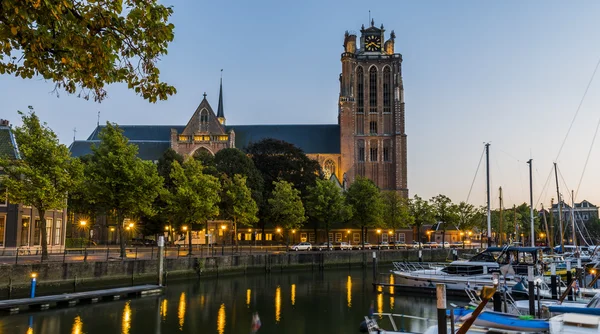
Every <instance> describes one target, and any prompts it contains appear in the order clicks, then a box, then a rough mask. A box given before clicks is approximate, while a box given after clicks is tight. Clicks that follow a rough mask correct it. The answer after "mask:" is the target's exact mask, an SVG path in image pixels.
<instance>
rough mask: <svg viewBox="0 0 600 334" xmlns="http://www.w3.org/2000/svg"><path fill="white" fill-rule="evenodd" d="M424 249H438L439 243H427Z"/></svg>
mask: <svg viewBox="0 0 600 334" xmlns="http://www.w3.org/2000/svg"><path fill="white" fill-rule="evenodd" d="M423 248H438V243H437V242H435V241H431V242H426V243H425V245H423Z"/></svg>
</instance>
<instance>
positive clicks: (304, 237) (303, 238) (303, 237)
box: [300, 233, 306, 242]
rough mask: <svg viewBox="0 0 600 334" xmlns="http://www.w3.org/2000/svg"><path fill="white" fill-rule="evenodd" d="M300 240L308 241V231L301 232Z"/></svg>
mask: <svg viewBox="0 0 600 334" xmlns="http://www.w3.org/2000/svg"><path fill="white" fill-rule="evenodd" d="M300 242H306V233H300Z"/></svg>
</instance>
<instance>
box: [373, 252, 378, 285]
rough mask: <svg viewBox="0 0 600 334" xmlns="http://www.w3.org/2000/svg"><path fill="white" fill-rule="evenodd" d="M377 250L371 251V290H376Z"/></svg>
mask: <svg viewBox="0 0 600 334" xmlns="http://www.w3.org/2000/svg"><path fill="white" fill-rule="evenodd" d="M377 283H378V282H377V252H373V290H377Z"/></svg>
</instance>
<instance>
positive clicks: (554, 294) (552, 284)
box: [550, 263, 558, 299]
mask: <svg viewBox="0 0 600 334" xmlns="http://www.w3.org/2000/svg"><path fill="white" fill-rule="evenodd" d="M550 292H551V293H552V299H558V284H557V280H556V263H551V264H550Z"/></svg>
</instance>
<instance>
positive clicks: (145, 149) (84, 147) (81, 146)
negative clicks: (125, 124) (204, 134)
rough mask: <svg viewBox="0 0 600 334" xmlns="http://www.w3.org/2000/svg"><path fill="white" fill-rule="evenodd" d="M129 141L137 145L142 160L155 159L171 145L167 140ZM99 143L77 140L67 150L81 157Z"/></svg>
mask: <svg viewBox="0 0 600 334" xmlns="http://www.w3.org/2000/svg"><path fill="white" fill-rule="evenodd" d="M129 142H130V143H131V144H134V145H136V146H137V147H138V154H137V156H138V157H140V159H142V160H151V161H157V160H159V159H160V158H161V157H162V155H163V153H164V152H165V151H166V150H167V149H168V148H169V147H171V143H169V142H168V141H151V140H146V141H140V140H130V141H129ZM99 143H100V141H99V140H77V141H75V142H73V143H72V144H71V146H70V147H69V150H70V151H71V155H72V156H74V157H81V156H84V155H86V154H90V153H92V145H98V144H99Z"/></svg>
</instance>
